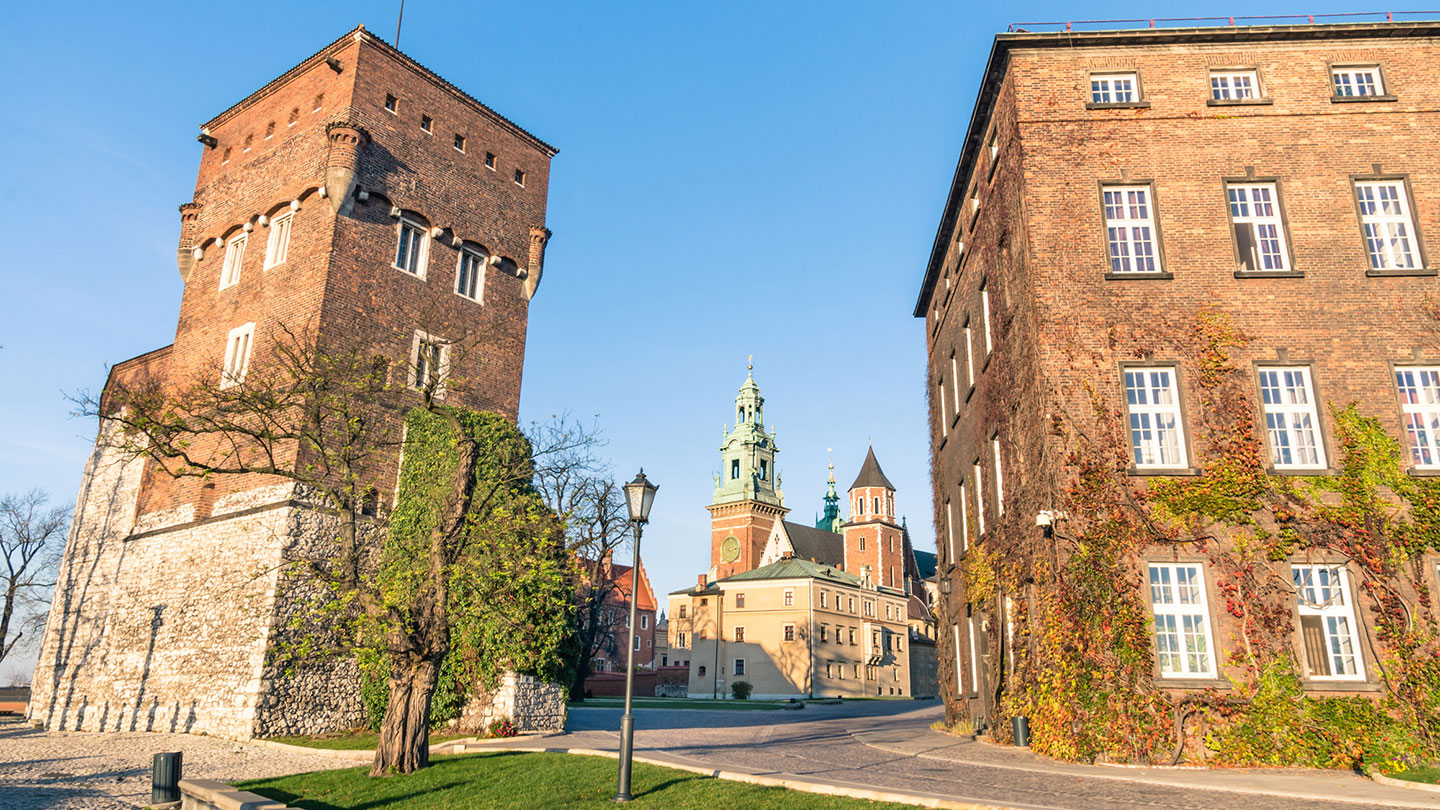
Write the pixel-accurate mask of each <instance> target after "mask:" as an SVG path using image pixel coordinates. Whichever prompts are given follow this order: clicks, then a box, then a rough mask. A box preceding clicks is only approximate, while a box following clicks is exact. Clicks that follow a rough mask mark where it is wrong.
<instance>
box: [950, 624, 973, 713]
mask: <svg viewBox="0 0 1440 810" xmlns="http://www.w3.org/2000/svg"><path fill="white" fill-rule="evenodd" d="M950 628H951V629H952V630H954V631H955V691H956V692H958V693H960V694H961V695H966V694H969V693H968V692H966V691H965V680H964V678H963V677H962V675H963V673H964V672H965V667H964V666H963V665H962V663H961V659H960V623H959V622H956V623H954V624H952V625H950Z"/></svg>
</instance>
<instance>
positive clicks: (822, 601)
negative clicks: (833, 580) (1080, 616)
mask: <svg viewBox="0 0 1440 810" xmlns="http://www.w3.org/2000/svg"><path fill="white" fill-rule="evenodd" d="M829 596H830V594H829V592H828V591H821V592H820V607H822V608H823V607H826V604H825V602H826V600H827V599H828V598H829Z"/></svg>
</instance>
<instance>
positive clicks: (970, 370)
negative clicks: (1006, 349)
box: [965, 318, 975, 390]
mask: <svg viewBox="0 0 1440 810" xmlns="http://www.w3.org/2000/svg"><path fill="white" fill-rule="evenodd" d="M965 380H966V382H968V383H969V384H970V388H974V387H975V335H974V334H973V330H971V328H970V319H969V318H966V319H965ZM967 390H968V389H967Z"/></svg>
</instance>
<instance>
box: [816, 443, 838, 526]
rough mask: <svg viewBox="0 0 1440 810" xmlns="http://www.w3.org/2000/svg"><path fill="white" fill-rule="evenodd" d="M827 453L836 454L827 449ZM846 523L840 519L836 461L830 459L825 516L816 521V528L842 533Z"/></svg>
mask: <svg viewBox="0 0 1440 810" xmlns="http://www.w3.org/2000/svg"><path fill="white" fill-rule="evenodd" d="M825 449H826V452H834V451H833V450H832V449H831V448H828V447H827V448H825ZM844 526H845V521H844V520H842V519H841V517H840V494H839V493H838V492H836V491H835V459H834V458H831V459H830V480H829V482H828V483H827V485H826V487H825V516H824V517H822V518H819V519H817V520H816V521H815V528H817V529H824V530H825V531H827V532H835V533H836V534H839V533H840V530H841V529H842V528H844Z"/></svg>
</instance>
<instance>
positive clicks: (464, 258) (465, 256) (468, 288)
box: [455, 248, 485, 302]
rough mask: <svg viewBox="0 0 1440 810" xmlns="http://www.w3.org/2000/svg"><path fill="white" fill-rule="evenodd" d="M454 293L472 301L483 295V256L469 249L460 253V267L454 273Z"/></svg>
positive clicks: (481, 297) (480, 298) (480, 299)
mask: <svg viewBox="0 0 1440 810" xmlns="http://www.w3.org/2000/svg"><path fill="white" fill-rule="evenodd" d="M455 292H457V293H459V294H460V295H463V296H465V297H466V298H469V299H470V300H472V301H477V302H478V301H482V300H483V299H484V295H485V255H484V254H482V253H480V252H479V251H476V250H471V249H470V248H463V249H461V251H460V265H459V267H458V268H457V269H456V271H455Z"/></svg>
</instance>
